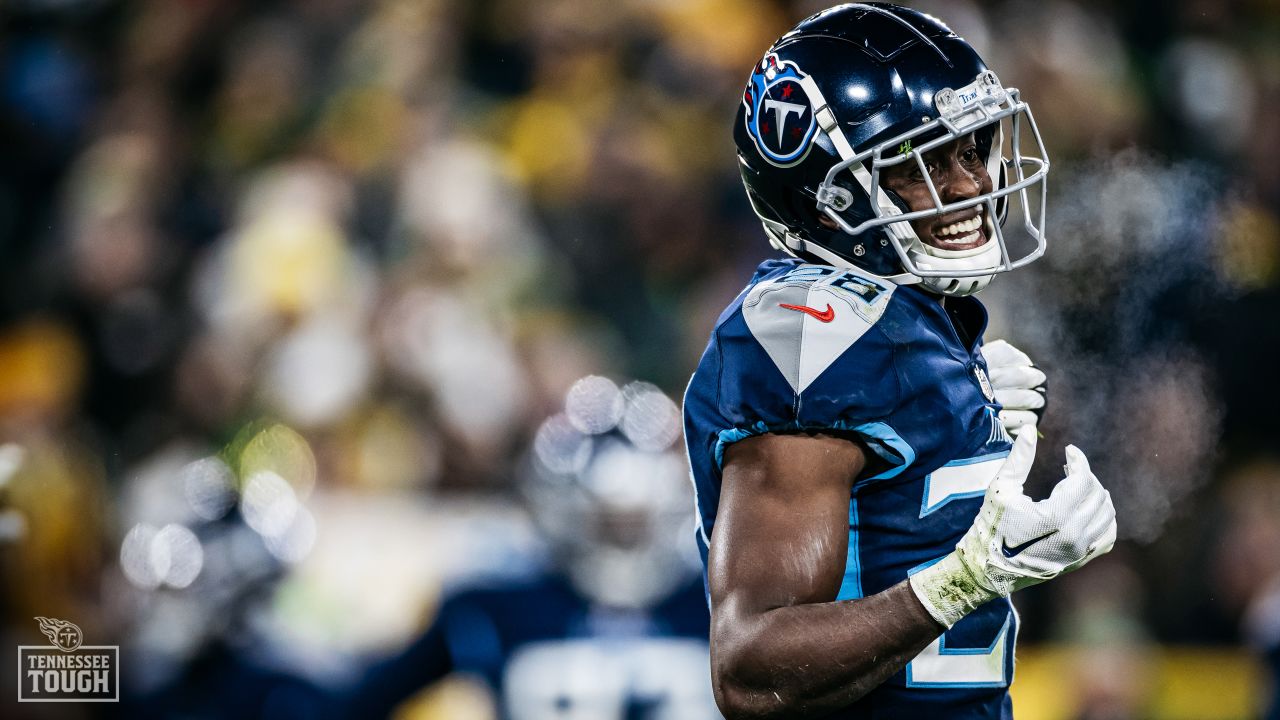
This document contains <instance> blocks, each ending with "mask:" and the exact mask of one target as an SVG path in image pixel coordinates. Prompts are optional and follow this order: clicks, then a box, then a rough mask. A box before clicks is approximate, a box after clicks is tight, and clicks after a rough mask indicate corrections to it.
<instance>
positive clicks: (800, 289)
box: [742, 264, 895, 394]
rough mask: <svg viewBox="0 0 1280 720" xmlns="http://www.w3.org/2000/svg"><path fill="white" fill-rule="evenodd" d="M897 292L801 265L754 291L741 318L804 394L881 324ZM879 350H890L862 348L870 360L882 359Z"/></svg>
mask: <svg viewBox="0 0 1280 720" xmlns="http://www.w3.org/2000/svg"><path fill="white" fill-rule="evenodd" d="M894 288H895V286H894V285H893V284H892V283H889V282H887V281H884V280H881V279H878V278H870V277H867V276H865V275H861V274H858V273H855V272H853V271H850V270H842V269H839V268H834V267H829V266H825V265H807V264H802V265H797V266H795V267H794V268H793V269H791V270H790V271H789V272H786V273H785V274H782V275H778V276H776V277H773V278H771V279H768V280H764V281H762V282H759V283H756V284H755V285H754V286H753V287H751V288H750V290H748V292H747V293H746V295H745V296H744V297H743V298H742V318H743V321H744V323H745V325H746V329H747V330H748V331H749V333H750V335H751V337H752V338H753V339H754V340H755V342H756V343H758V344H759V345H760V347H761V348H763V350H764V351H765V352H766V353H767V354H768V356H769V359H770V360H772V361H773V365H774V366H775V367H776V368H777V369H778V371H779V372H780V373H781V374H782V376H783V377H784V378H785V379H786V381H787V383H788V384H789V385H790V386H791V389H792V391H793V392H795V393H797V394H800V393H803V392H804V391H805V390H806V389H807V388H808V387H809V386H810V385H811V384H812V383H813V382H814V381H815V380H817V379H818V377H820V376H821V375H823V374H824V373H825V372H827V371H828V370H829V369H830V368H832V366H833V364H835V363H836V361H837V360H838V359H840V358H841V357H842V356H845V355H846V354H848V351H849V350H850V348H851V347H853V346H854V345H855V344H856V343H859V342H860V341H862V339H863V338H864V336H866V335H867V333H868V331H869V330H871V328H872V327H873V326H874V325H875V324H876V323H877V322H879V320H880V319H881V317H883V316H884V313H885V309H886V308H887V307H888V306H889V301H890V299H891V298H892V296H893V292H894ZM881 346H882V347H881ZM878 349H883V350H885V351H890V350H891V349H890V348H889V347H888V346H887V344H885V343H883V342H880V343H877V342H875V341H870V342H863V343H862V345H861V346H860V347H859V350H862V351H865V352H866V353H869V354H871V355H878V354H880V353H879V352H878ZM856 354H863V353H861V352H859V353H856ZM886 361H887V360H886ZM867 364H868V363H859V365H867ZM869 364H874V365H881V363H880V362H878V361H877V362H874V363H869Z"/></svg>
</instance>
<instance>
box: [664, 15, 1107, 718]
mask: <svg viewBox="0 0 1280 720" xmlns="http://www.w3.org/2000/svg"><path fill="white" fill-rule="evenodd" d="M734 133H735V139H736V142H737V146H738V153H739V160H740V169H741V171H742V176H743V181H744V184H745V186H746V190H747V195H748V197H749V198H750V200H751V204H752V207H753V209H754V210H755V212H756V214H757V215H758V216H759V218H760V220H761V221H762V223H763V224H764V228H765V231H766V233H767V235H768V237H769V239H770V241H771V243H772V245H773V246H774V247H775V248H777V249H779V250H782V251H784V252H786V253H787V254H788V255H789V256H790V257H789V258H786V259H781V260H768V261H766V262H765V263H763V264H762V265H760V267H759V269H758V270H757V272H756V274H755V277H754V278H752V280H751V282H750V284H749V285H748V286H747V288H746V289H745V290H744V291H743V292H742V293H741V294H740V295H739V296H738V298H737V299H735V300H734V301H733V302H732V303H731V304H730V305H729V307H728V308H727V309H726V310H725V311H724V313H723V314H722V315H721V316H720V319H719V321H718V322H717V324H716V327H715V330H714V331H713V333H712V338H711V342H710V344H709V345H708V347H707V350H706V352H705V354H704V355H703V358H702V361H701V363H700V365H699V366H698V369H697V371H696V373H695V374H694V376H693V379H692V381H691V383H690V385H689V388H688V391H687V394H686V398H685V427H686V438H687V441H688V446H689V454H690V460H691V462H692V466H693V472H694V475H695V482H696V489H697V494H698V509H699V513H700V527H699V529H698V538H699V544H700V546H701V550H702V552H703V557H704V559H705V560H706V562H707V577H708V587H709V595H710V603H711V610H712V630H711V647H712V675H713V680H714V685H715V692H716V698H717V701H718V703H719V705H720V708H721V710H722V711H724V713H725V715H726V716H729V717H766V716H767V717H782V716H785V717H817V716H823V717H825V716H827V715H828V714H830V713H832V712H838V713H839V715H838V716H839V717H850V718H854V717H857V718H862V717H867V718H870V717H876V718H883V717H912V718H919V717H930V718H941V717H967V718H972V717H989V718H998V717H1011V716H1012V706H1011V703H1010V700H1009V696H1008V686H1009V683H1010V682H1011V681H1012V679H1013V656H1014V643H1015V639H1016V636H1017V615H1016V613H1015V612H1014V610H1013V607H1012V605H1011V604H1010V601H1009V599H1008V596H1009V595H1010V594H1011V593H1012V592H1014V591H1016V590H1019V589H1021V588H1024V587H1027V586H1029V585H1034V584H1036V583H1040V582H1044V581H1046V580H1050V579H1052V578H1054V577H1055V576H1057V575H1059V574H1061V573H1064V572H1068V571H1070V570H1073V569H1075V568H1078V567H1080V566H1082V565H1083V564H1085V563H1086V562H1088V561H1089V560H1090V559H1092V558H1094V557H1096V556H1098V555H1100V554H1102V553H1105V552H1107V551H1108V550H1110V549H1111V546H1112V544H1113V543H1114V541H1115V534H1116V525H1115V511H1114V508H1113V506H1112V502H1111V498H1110V495H1109V494H1108V492H1107V491H1106V490H1105V489H1104V488H1103V487H1102V485H1101V484H1099V482H1098V480H1097V478H1096V477H1094V475H1093V474H1092V472H1091V471H1090V469H1089V463H1088V461H1087V460H1086V458H1085V456H1084V454H1083V453H1082V452H1081V451H1080V450H1078V449H1076V448H1075V447H1073V446H1068V447H1067V449H1066V467H1065V473H1066V477H1065V478H1064V479H1063V480H1062V481H1061V482H1059V483H1058V484H1057V485H1056V487H1054V489H1053V492H1052V494H1051V495H1050V496H1049V497H1048V498H1047V499H1045V500H1042V501H1040V502H1033V501H1032V500H1031V499H1030V498H1029V497H1027V496H1026V495H1025V494H1024V493H1023V490H1022V486H1023V482H1024V481H1025V479H1026V478H1027V475H1028V473H1029V472H1030V469H1031V465H1032V460H1033V458H1034V455H1035V450H1036V437H1037V432H1036V430H1035V423H1036V420H1037V418H1036V415H1035V411H1037V410H1039V409H1042V408H1043V404H1044V398H1043V393H1042V390H1043V382H1044V379H1045V378H1044V375H1043V373H1041V372H1040V371H1039V370H1037V369H1036V368H1035V367H1034V366H1033V365H1032V364H1031V361H1030V359H1029V358H1027V356H1026V355H1025V354H1023V353H1022V352H1020V351H1018V350H1017V349H1016V348H1014V347H1012V346H1011V345H1009V344H1007V343H1004V342H1001V341H996V342H993V343H990V344H988V345H987V346H986V347H985V349H984V347H983V337H982V336H983V331H984V329H985V327H986V322H987V317H986V311H985V310H984V308H983V306H982V305H981V304H980V303H979V302H978V301H977V300H975V299H974V298H973V297H972V295H973V294H975V293H977V292H978V291H980V290H981V289H983V288H984V287H985V286H986V285H987V284H988V283H989V282H990V281H991V279H992V277H993V276H994V275H996V274H998V273H1001V272H1006V271H1009V270H1013V269H1015V268H1017V267H1021V266H1023V265H1026V264H1027V263H1029V262H1031V261H1033V260H1034V259H1036V258H1038V257H1039V256H1040V255H1041V254H1042V253H1043V252H1044V249H1045V237H1044V181H1045V176H1046V174H1047V171H1048V160H1047V153H1046V152H1045V150H1044V146H1043V144H1042V142H1041V140H1040V137H1039V131H1038V130H1037V129H1036V126H1035V123H1034V120H1033V119H1032V117H1031V113H1030V110H1029V109H1028V108H1027V106H1026V104H1025V103H1023V102H1022V101H1021V100H1020V98H1019V96H1018V94H1017V91H1016V90H1012V89H1005V88H1004V87H1003V86H1002V85H1001V83H1000V80H999V79H998V77H997V76H996V74H995V73H994V72H992V71H990V70H989V69H987V67H986V66H985V64H984V63H983V62H982V60H981V59H980V58H979V57H978V55H977V53H976V52H975V51H974V50H973V48H972V47H970V45H969V44H968V43H966V42H965V41H964V40H962V39H961V38H959V37H958V36H956V35H955V34H954V33H952V32H951V30H950V29H949V28H947V27H946V26H945V25H943V24H942V23H941V22H940V21H938V20H936V19H934V18H932V17H930V16H927V15H923V14H921V13H918V12H915V11H912V10H908V9H906V8H901V7H897V6H894V5H888V4H882V3H874V4H852V5H842V6H839V7H836V8H832V9H830V10H827V11H825V12H822V13H819V14H817V15H814V16H813V17H811V18H809V19H807V20H805V21H804V22H802V23H800V24H799V25H798V26H796V27H795V28H794V29H793V30H792V31H791V32H789V33H787V34H786V35H784V36H783V37H782V38H781V39H779V40H778V41H777V42H776V43H775V44H774V45H773V47H771V48H770V49H769V50H768V52H767V53H766V54H765V55H764V57H763V59H762V60H760V62H759V63H758V64H757V66H756V67H755V68H754V70H753V71H752V74H751V77H750V80H749V82H748V84H747V86H746V90H745V92H744V94H743V97H742V102H741V106H740V110H739V113H738V117H737V120H736V124H735V127H734ZM1012 207H1017V211H1016V212H1011V210H1012ZM1007 215H1013V216H1014V217H1017V218H1018V219H1019V222H1017V223H1016V224H1017V225H1019V226H1021V227H1023V228H1024V229H1025V230H1026V231H1027V233H1028V234H1029V238H1017V237H1014V236H1012V234H1011V235H1010V236H1006V235H1005V232H1004V231H1003V230H1002V225H1003V224H1004V221H1005V219H1006V216H1007ZM1019 240H1021V241H1024V242H1023V243H1022V244H1023V245H1025V247H1023V248H1022V249H1019V244H1018V242H1017V241H1019ZM1010 431H1012V432H1014V433H1015V434H1016V435H1017V439H1016V441H1015V440H1014V439H1013V438H1012V437H1011V435H1010Z"/></svg>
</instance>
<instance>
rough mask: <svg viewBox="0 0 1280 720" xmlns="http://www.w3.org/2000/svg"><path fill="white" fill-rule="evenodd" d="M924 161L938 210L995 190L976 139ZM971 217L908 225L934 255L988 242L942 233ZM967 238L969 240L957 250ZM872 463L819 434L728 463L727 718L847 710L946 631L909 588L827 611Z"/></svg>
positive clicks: (717, 539) (756, 443)
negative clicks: (852, 512)
mask: <svg viewBox="0 0 1280 720" xmlns="http://www.w3.org/2000/svg"><path fill="white" fill-rule="evenodd" d="M925 160H926V163H927V166H928V169H929V174H930V177H931V178H932V179H933V182H934V184H935V186H936V187H937V190H938V195H939V197H940V198H941V199H942V200H943V202H956V201H958V200H963V199H966V198H972V197H976V196H977V194H978V193H980V192H990V190H991V185H992V183H991V178H990V176H989V175H988V174H987V171H986V168H985V167H984V166H983V163H982V162H981V160H980V158H978V156H977V151H976V147H975V146H974V142H973V137H972V135H970V136H967V137H963V138H959V139H958V140H956V141H954V142H952V143H949V144H947V145H943V146H941V147H939V148H937V149H935V150H934V151H933V152H931V153H929V154H927V155H926V156H925ZM884 184H885V185H886V187H889V188H890V189H892V190H894V191H895V192H897V193H898V194H899V196H900V197H902V198H903V200H904V201H906V203H907V204H908V206H909V207H910V208H911V209H913V210H923V209H927V208H932V207H933V200H932V198H931V197H930V195H929V191H928V187H927V186H926V184H925V183H924V181H923V178H922V177H921V176H920V172H919V168H918V167H917V166H916V164H915V163H914V162H909V163H903V164H900V165H897V166H894V167H892V168H887V169H886V170H885V171H884ZM980 217H982V211H980V210H978V209H976V208H970V209H967V210H962V211H959V212H955V213H949V214H948V215H946V216H943V217H941V218H939V217H926V218H923V219H920V220H917V221H915V222H913V223H912V227H913V228H915V231H916V234H917V235H918V236H919V237H920V238H921V239H922V240H923V241H924V242H927V243H929V244H930V245H935V243H938V245H935V246H941V247H947V248H950V249H957V247H956V246H957V245H959V244H963V245H965V246H967V247H977V246H979V245H981V244H982V243H985V242H986V241H987V239H988V238H987V233H986V229H985V223H983V224H982V225H983V227H980V228H978V229H977V230H973V231H966V230H963V228H966V227H968V226H967V225H961V227H962V229H961V230H956V231H953V232H950V233H948V232H945V230H947V229H948V228H954V227H955V226H956V225H957V224H960V223H964V222H965V221H970V222H969V224H970V225H972V222H971V221H972V219H973V218H980ZM973 232H977V233H979V237H978V239H977V240H976V241H975V240H972V239H967V236H968V235H972V234H973ZM960 239H965V242H964V243H957V242H956V240H960ZM958 249H964V248H958ZM873 457H874V456H873V455H869V454H868V452H867V451H866V449H865V448H864V447H863V446H862V445H861V444H860V443H858V442H857V441H856V440H853V439H850V438H847V437H836V436H833V435H825V434H820V433H819V434H792V435H772V434H766V435H760V436H757V437H752V438H748V439H745V440H742V441H740V442H737V443H735V444H733V445H731V446H730V447H729V448H728V450H727V451H726V453H725V464H724V473H723V482H722V485H721V493H722V494H721V496H720V504H719V511H718V515H717V518H716V524H715V528H714V531H713V533H712V536H711V549H710V556H709V560H708V578H709V584H710V590H711V608H712V613H711V673H712V681H713V684H714V687H715V693H716V702H717V704H718V705H719V706H720V710H721V712H723V713H724V715H725V717H726V718H729V720H734V719H736V718H773V717H787V718H808V717H820V716H823V715H826V714H829V713H831V712H834V711H836V710H839V709H841V708H843V707H847V706H848V705H850V704H852V703H854V702H856V701H857V700H858V699H859V698H861V697H862V696H863V695H866V694H867V693H868V692H870V691H871V690H872V689H874V688H875V687H877V686H878V685H880V684H881V683H883V682H884V681H885V680H887V679H888V678H889V677H890V676H891V675H893V674H894V673H896V672H898V671H899V670H901V669H902V668H903V667H904V666H905V665H906V664H907V663H908V662H910V661H911V659H912V658H914V657H915V656H916V655H918V654H919V653H920V651H921V650H923V649H924V648H925V647H926V646H927V645H928V644H929V643H930V642H932V641H933V640H934V638H936V637H938V635H940V634H941V633H942V632H943V631H944V630H945V628H943V626H942V625H941V624H939V623H938V622H937V621H936V620H934V619H933V617H932V616H931V615H929V613H928V611H926V610H925V609H924V606H923V605H921V604H920V601H919V599H917V598H916V596H915V593H914V592H912V590H911V588H910V587H909V586H908V584H907V582H906V581H905V580H904V581H903V582H900V583H898V584H897V585H894V586H893V587H891V588H889V589H888V590H885V591H883V592H880V593H876V594H874V595H870V596H868V597H865V598H861V599H858V600H844V601H839V602H837V601H836V595H837V593H838V592H839V589H840V583H841V581H842V580H843V578H844V568H845V560H846V557H847V554H848V533H849V516H848V513H849V496H850V492H851V491H852V488H853V483H854V481H855V480H856V479H857V478H858V477H860V476H861V475H862V474H864V471H868V470H869V468H868V458H873Z"/></svg>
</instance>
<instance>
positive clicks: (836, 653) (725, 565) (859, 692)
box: [708, 435, 945, 720]
mask: <svg viewBox="0 0 1280 720" xmlns="http://www.w3.org/2000/svg"><path fill="white" fill-rule="evenodd" d="M865 464H866V455H865V454H864V453H863V451H862V449H861V446H860V445H858V444H857V443H855V442H853V441H850V440H848V439H844V438H838V437H832V436H826V435H762V436H759V437H754V438H748V439H746V440H742V441H740V442H738V443H735V444H734V445H732V446H730V447H729V449H728V451H727V452H726V454H725V465H724V473H723V482H722V485H721V488H722V489H721V497H720V505H719V511H718V513H717V516H716V524H715V529H714V532H713V535H712V538H711V554H710V559H709V565H708V571H709V581H710V590H711V607H712V617H711V669H712V679H713V682H714V686H715V692H716V702H717V703H718V704H719V706H720V710H721V711H722V712H723V713H724V714H725V716H726V717H728V718H730V720H732V719H733V718H743V717H752V718H755V717H775V716H785V717H810V716H817V715H823V714H826V713H829V712H831V711H833V710H836V709H839V708H841V707H844V706H847V705H849V704H850V703H852V702H854V701H855V700H857V699H858V698H860V697H862V696H863V695H865V694H866V693H867V692H868V691H870V690H871V689H872V688H874V687H876V686H877V685H879V684H880V683H882V682H884V681H885V680H886V679H887V678H888V677H889V676H890V675H892V674H893V673H895V672H897V671H898V670H900V669H901V668H902V667H903V666H904V665H906V663H907V662H908V661H910V660H911V659H912V658H913V657H915V656H916V655H917V654H919V652H920V651H921V650H922V649H924V647H925V646H927V645H928V644H929V643H930V642H932V641H933V639H934V638H936V637H937V636H938V635H939V634H940V633H941V632H942V631H943V630H944V629H945V628H944V627H943V626H942V625H941V624H939V623H938V621H937V620H935V619H934V618H933V617H932V616H931V615H930V614H929V612H928V611H927V610H926V609H925V607H924V606H923V605H922V604H921V602H920V601H919V600H918V599H917V598H916V596H915V594H914V593H913V592H912V591H911V589H910V587H909V586H908V584H907V583H906V582H905V581H904V582H902V583H899V584H898V585H895V586H894V587H892V588H889V589H888V590H886V591H884V592H882V593H878V594H876V595H872V596H870V597H866V598H862V599H860V600H847V601H842V602H834V601H835V598H836V594H837V592H838V591H839V588H840V583H841V581H842V579H843V576H844V567H845V557H846V553H847V551H848V536H849V493H850V490H851V488H852V486H853V481H854V479H855V478H856V477H857V476H858V474H859V473H861V472H862V470H863V468H864V467H865Z"/></svg>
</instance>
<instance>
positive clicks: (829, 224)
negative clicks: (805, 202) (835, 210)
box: [818, 213, 840, 230]
mask: <svg viewBox="0 0 1280 720" xmlns="http://www.w3.org/2000/svg"><path fill="white" fill-rule="evenodd" d="M818 222H819V223H821V224H822V227H824V228H826V229H828V230H839V229H840V226H839V225H837V224H836V221H835V220H832V219H831V218H830V217H829V216H828V215H827V214H826V213H818Z"/></svg>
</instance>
